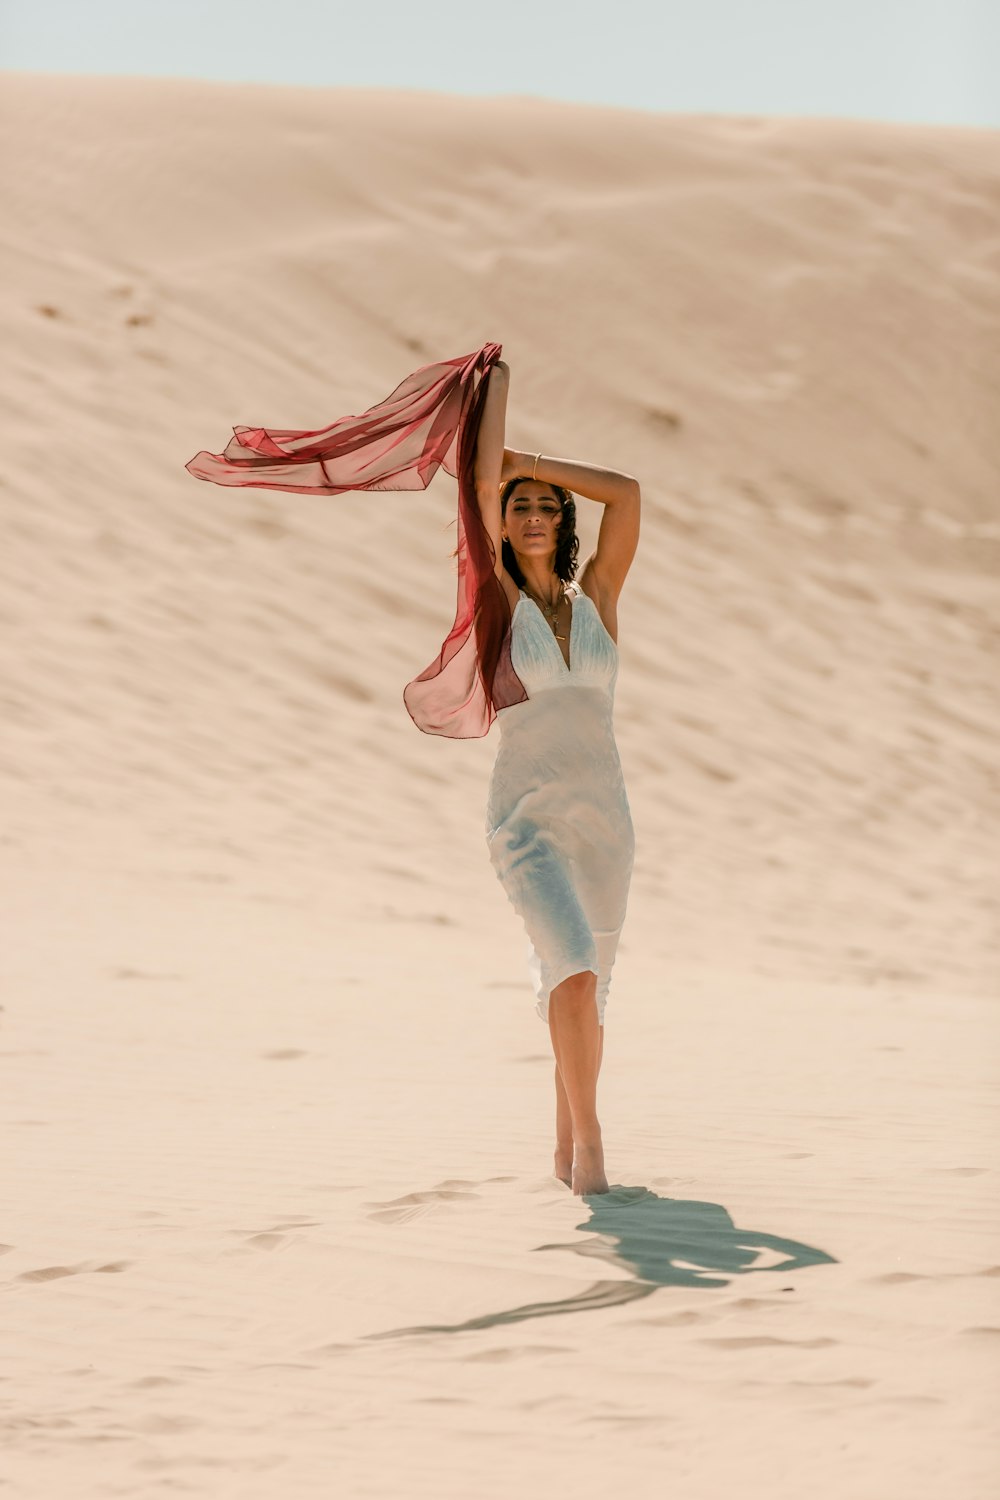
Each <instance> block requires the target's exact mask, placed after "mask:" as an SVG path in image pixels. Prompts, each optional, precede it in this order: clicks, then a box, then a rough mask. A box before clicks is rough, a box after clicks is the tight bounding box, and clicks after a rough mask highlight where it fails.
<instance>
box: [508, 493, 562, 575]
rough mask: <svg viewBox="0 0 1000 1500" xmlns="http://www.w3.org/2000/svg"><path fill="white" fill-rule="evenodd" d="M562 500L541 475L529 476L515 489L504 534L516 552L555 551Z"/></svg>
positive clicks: (533, 554) (544, 554)
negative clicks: (531, 477) (536, 476)
mask: <svg viewBox="0 0 1000 1500" xmlns="http://www.w3.org/2000/svg"><path fill="white" fill-rule="evenodd" d="M561 520H562V503H561V501H560V499H559V497H558V495H554V494H553V493H552V490H551V489H550V488H549V486H548V485H547V484H543V483H542V481H541V480H540V479H526V480H525V481H524V482H523V483H522V484H519V485H518V486H517V488H516V489H515V490H514V491H513V492H512V493H511V496H510V498H509V499H508V501H507V508H506V510H505V511H504V517H503V534H504V536H505V537H506V538H507V539H508V540H509V542H510V544H511V546H512V547H513V549H514V551H515V553H518V554H520V555H521V556H524V557H538V558H545V557H548V556H549V555H550V554H554V553H555V550H556V540H557V537H558V534H559V525H560V522H561Z"/></svg>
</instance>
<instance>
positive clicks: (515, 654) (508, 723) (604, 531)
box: [475, 360, 640, 1194]
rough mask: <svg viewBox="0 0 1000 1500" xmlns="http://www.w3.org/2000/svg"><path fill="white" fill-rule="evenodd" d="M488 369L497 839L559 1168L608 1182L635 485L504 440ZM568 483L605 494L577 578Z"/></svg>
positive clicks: (490, 813)
mask: <svg viewBox="0 0 1000 1500" xmlns="http://www.w3.org/2000/svg"><path fill="white" fill-rule="evenodd" d="M487 379H488V382H489V385H488V390H487V394H486V401H485V406H484V409H483V413H482V420H481V422H480V425H479V433H478V440H477V447H476V457H475V482H476V494H477V497H478V500H479V508H480V513H481V515H482V519H483V523H484V525H485V527H486V530H487V532H488V533H489V537H490V539H491V542H492V544H493V553H494V559H495V564H494V566H495V571H496V575H497V578H498V579H499V581H500V583H501V585H502V587H503V589H504V592H505V594H506V596H507V600H508V603H509V605H510V610H511V640H510V654H511V661H512V663H513V667H514V670H515V671H516V673H517V676H518V677H519V679H520V680H521V682H522V683H523V684H524V686H525V688H526V689H527V691H528V697H527V699H526V700H525V701H524V702H518V703H513V704H511V705H509V706H507V707H505V708H502V709H501V710H500V711H499V712H498V714H497V718H498V721H499V723H500V730H501V739H500V745H499V747H498V751H497V756H496V760H495V762H494V766H493V772H492V776H491V779H490V787H489V796H488V799H487V811H486V834H487V842H488V846H489V851H490V860H491V862H492V864H493V867H494V869H495V871H496V873H497V876H498V878H499V880H500V881H501V883H502V885H503V886H504V888H505V890H506V892H507V895H508V897H509V898H510V901H511V903H512V905H513V906H514V908H515V910H516V911H517V912H518V914H519V915H520V916H521V918H522V920H523V922H524V926H525V930H526V932H527V935H528V939H529V944H530V958H529V970H530V972H531V975H532V979H533V981H534V986H535V994H536V996H537V1005H536V1010H537V1012H538V1015H539V1016H540V1017H541V1019H542V1020H543V1021H546V1020H547V1022H548V1026H549V1033H550V1036H551V1038H552V1048H553V1052H554V1053H555V1059H556V1066H555V1084H556V1148H555V1174H556V1176H557V1177H558V1178H560V1180H561V1181H563V1182H565V1183H566V1184H567V1186H569V1187H571V1188H572V1191H573V1192H574V1193H576V1194H583V1193H606V1192H607V1191H608V1180H607V1176H606V1175H605V1170H604V1149H603V1142H602V1139H601V1126H600V1122H599V1120H598V1116H597V1077H598V1073H599V1072H600V1067H601V1060H602V1057H603V1051H604V1024H603V1023H604V1008H605V1004H606V1001H607V994H608V986H609V983H610V978H611V969H612V966H613V963H614V958H615V951H616V949H617V945H618V938H619V935H620V933H621V928H622V924H623V922H624V919H625V907H626V902H627V899H628V889H629V882H630V879H631V873H632V861H633V854H634V848H635V843H634V835H633V829H632V820H631V816H630V813H629V805H628V797H627V795H626V791H625V783H624V780H623V777H622V769H621V762H620V760H619V757H618V748H617V745H616V743H615V735H614V724H613V703H614V687H615V680H616V677H617V673H618V652H617V646H616V639H617V634H618V614H617V607H618V596H619V594H620V593H621V589H622V585H623V584H624V582H625V577H626V575H627V573H628V570H629V567H630V566H631V563H632V559H633V557H634V556H635V551H636V546H637V544H638V539H639V512H640V490H639V485H638V483H637V481H636V480H635V479H633V478H632V477H631V476H630V475H628V474H622V473H619V472H618V471H616V470H614V469H601V468H596V467H593V466H592V465H590V464H584V463H579V462H576V461H573V460H568V459H554V458H549V457H547V456H544V455H541V454H539V455H531V454H525V453H518V452H516V451H513V450H511V449H508V448H506V447H505V446H504V425H505V419H506V408H507V393H508V390H509V383H510V371H509V368H508V366H507V365H506V364H505V363H504V362H503V361H502V360H500V361H499V362H498V363H497V364H496V365H495V366H494V367H493V368H492V369H491V370H490V371H489V373H488V376H487ZM569 486H572V487H573V489H574V490H575V491H576V492H577V493H579V494H581V495H585V496H587V497H589V498H590V499H593V500H598V501H601V502H602V503H603V504H604V506H605V511H604V515H603V517H602V520H601V528H600V533H599V536H598V542H597V550H596V552H595V553H594V554H593V556H592V557H590V558H589V559H588V561H587V562H586V564H585V566H584V568H583V571H582V573H581V575H580V580H579V582H575V581H572V580H573V575H574V573H575V572H576V554H577V552H578V551H579V541H578V539H577V536H576V528H575V519H576V506H575V503H574V501H573V497H572V495H571V494H570V492H569ZM567 584H569V587H568V588H567V587H566V585H567Z"/></svg>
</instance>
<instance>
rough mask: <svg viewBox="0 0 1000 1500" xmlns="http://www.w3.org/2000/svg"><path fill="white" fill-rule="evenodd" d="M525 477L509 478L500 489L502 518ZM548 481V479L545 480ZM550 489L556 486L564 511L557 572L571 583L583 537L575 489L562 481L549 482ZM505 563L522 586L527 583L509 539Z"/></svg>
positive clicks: (559, 532) (506, 545) (559, 539)
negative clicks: (580, 533)
mask: <svg viewBox="0 0 1000 1500" xmlns="http://www.w3.org/2000/svg"><path fill="white" fill-rule="evenodd" d="M523 481H524V475H523V474H521V475H519V476H518V477H517V478H516V479H508V481H507V483H506V484H505V485H504V486H503V488H502V489H501V491H500V516H501V519H502V518H503V517H504V516H505V515H506V514H507V501H508V500H509V499H510V497H511V495H512V494H513V492H514V490H515V489H516V488H517V486H518V485H519V484H521V483H523ZM546 483H548V481H546ZM549 489H551V490H555V492H556V494H557V496H558V497H559V501H560V503H561V505H562V515H561V517H560V521H559V530H558V532H557V533H556V558H555V571H556V576H557V577H559V578H561V579H562V581H563V583H569V582H570V580H571V579H572V578H573V577H574V576H575V574H576V569H577V556H578V554H579V551H580V538H579V537H578V536H577V534H576V501H575V500H574V499H573V495H572V492H571V491H570V490H567V489H564V488H563V486H562V485H561V484H550V485H549ZM503 565H504V567H505V568H506V569H507V572H508V573H509V574H510V576H511V578H513V580H514V582H515V583H516V584H517V586H518V587H519V588H520V586H521V584H523V583H524V574H523V573H522V572H521V569H520V568H519V567H518V565H517V556H516V554H515V552H514V549H513V547H512V546H511V545H510V542H508V541H505V542H504V543H503Z"/></svg>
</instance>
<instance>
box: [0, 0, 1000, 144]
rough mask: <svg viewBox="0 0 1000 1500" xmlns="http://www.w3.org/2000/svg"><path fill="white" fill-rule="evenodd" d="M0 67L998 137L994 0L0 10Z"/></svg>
mask: <svg viewBox="0 0 1000 1500" xmlns="http://www.w3.org/2000/svg"><path fill="white" fill-rule="evenodd" d="M0 69H4V70H7V69H13V70H16V71H28V72H42V73H87V74H133V75H136V74H138V75H141V76H152V77H174V78H177V77H183V78H201V79H214V80H219V81H225V82H241V81H246V82H257V83H281V84H300V85H307V86H317V85H322V86H336V85H340V86H348V87H352V88H358V87H368V86H372V87H382V88H407V89H424V90H431V91H435V92H447V93H458V94H472V95H477V94H479V95H496V94H514V95H534V96H539V97H543V98H549V99H560V100H569V101H573V102H579V103H589V104H604V105H618V106H626V107H629V108H636V109H644V110H662V111H668V112H682V113H695V114H737V115H780V116H789V115H798V116H802V115H806V116H821V117H827V118H830V117H834V118H841V119H868V120H893V121H899V122H914V123H925V124H951V125H988V126H993V127H997V126H1000V0H439V3H435V0H423V3H421V0H368V3H365V0H349V3H348V0H0Z"/></svg>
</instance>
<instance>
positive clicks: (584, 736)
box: [185, 340, 639, 1193]
mask: <svg viewBox="0 0 1000 1500" xmlns="http://www.w3.org/2000/svg"><path fill="white" fill-rule="evenodd" d="M501 347H502V346H501V345H500V344H498V343H496V342H494V341H492V340H488V341H487V342H486V343H485V344H483V345H482V347H481V348H479V349H474V350H472V351H471V352H470V353H468V354H462V355H457V356H454V357H452V358H449V359H442V360H436V361H434V362H433V363H431V364H425V365H421V366H420V367H419V368H418V369H416V370H414V371H412V373H411V374H409V375H408V376H406V378H405V379H404V380H402V381H401V382H400V383H399V384H398V385H397V386H396V387H395V388H394V389H393V390H392V391H391V392H390V394H389V395H388V396H387V397H385V399H384V400H382V401H380V402H377V403H376V404H375V405H374V406H370V407H368V408H367V409H366V410H365V411H363V412H361V413H359V414H357V415H348V416H343V417H338V418H336V419H335V420H334V421H333V422H331V423H328V424H327V426H325V427H322V428H303V429H294V430H293V429H290V428H277V427H249V426H237V427H234V428H233V437H232V438H231V439H230V441H229V442H228V444H227V446H226V448H225V449H224V451H223V452H221V453H211V452H208V451H207V450H202V451H201V452H200V453H197V454H195V456H194V458H192V459H190V460H189V461H188V463H187V464H186V465H185V467H186V468H187V470H188V472H189V473H191V474H193V475H194V476H195V478H197V479H204V480H209V481H211V482H212V483H214V484H223V485H242V486H252V487H255V488H259V489H276V490H287V491H289V492H291V493H293V494H316V495H319V494H322V495H341V494H344V493H346V492H348V491H359V490H364V491H380V490H420V489H426V487H427V485H428V484H429V483H430V482H431V480H432V479H433V478H434V475H435V474H436V473H437V471H438V469H439V468H443V469H444V470H445V472H446V473H448V474H451V475H453V476H454V477H455V478H456V479H457V480H458V514H457V518H456V523H457V541H458V545H457V547H456V549H455V553H454V554H453V555H455V556H456V557H457V558H458V595H457V602H456V613H455V619H454V623H453V625H452V627H451V630H450V631H449V633H448V635H447V637H446V639H445V641H444V643H443V644H442V646H441V649H440V651H439V652H438V654H437V656H436V658H435V659H434V660H433V661H432V662H431V663H430V665H429V666H427V667H425V668H424V670H423V671H422V672H421V673H420V674H419V675H418V676H417V677H415V678H414V679H413V681H412V682H410V683H408V684H407V686H406V688H405V689H404V692H403V701H404V704H405V706H406V708H407V711H408V712H409V714H410V717H411V718H412V719H413V722H414V723H415V724H416V726H417V728H418V729H420V730H422V731H423V732H424V733H425V734H437V735H445V736H448V737H450V738H455V739H468V738H472V737H476V736H481V735H484V734H486V733H488V731H489V729H490V726H491V725H492V723H493V722H494V720H497V719H498V720H499V721H500V723H501V742H500V746H499V749H498V753H497V757H496V761H495V763H494V767H493V774H492V778H491V781H490V792H489V801H488V807H487V835H488V839H489V847H490V857H491V860H492V862H493V865H494V868H495V870H496V872H497V875H498V876H499V878H500V880H501V882H502V883H503V885H504V887H505V889H506V891H507V893H508V895H509V897H510V899H511V901H512V903H513V904H514V906H515V908H516V909H517V911H518V912H520V914H521V915H522V917H523V919H524V924H525V929H526V931H527V933H528V938H529V942H530V965H529V966H530V972H531V974H532V977H533V980H534V984H535V993H536V996H537V1000H538V1003H537V1006H536V1009H537V1011H538V1014H539V1016H540V1017H541V1018H542V1020H543V1021H547V1022H548V1024H549V1030H550V1034H551V1037H552V1046H553V1050H554V1052H555V1057H556V1153H555V1170H556V1175H557V1176H558V1177H559V1178H561V1180H562V1181H563V1182H565V1183H566V1184H567V1185H568V1186H571V1187H572V1189H573V1192H574V1193H594V1192H607V1190H608V1181H607V1177H606V1176H605V1173H604V1155H603V1147H602V1143H601V1128H600V1124H599V1121H598V1118H597V1105H596V1093H597V1074H598V1070H599V1068H600V1065H601V1056H602V1052H603V1037H604V1026H603V1022H604V1006H605V1002H606V1000H607V993H608V984H609V982H610V978H611V968H612V965H613V963H614V957H615V950H616V947H617V944H618V936H619V933H620V931H621V927H622V923H623V921H624V919H625V904H626V900H627V897H628V887H629V880H630V876H631V870H632V854H633V847H634V845H633V834H632V823H631V819H630V816H629V808H628V799H627V797H626V795H625V785H624V781H623V780H622V772H621V763H620V761H619V759H618V750H617V746H616V744H615V737H614V727H613V723H612V705H613V697H614V685H615V678H616V676H617V672H618V655H617V650H616V646H615V640H616V637H617V634H618V617H617V605H618V596H619V594H620V593H621V589H622V585H623V583H624V582H625V576H626V574H627V573H628V570H629V567H630V565H631V562H632V558H633V557H634V556H635V549H636V545H637V543H638V538H639V485H638V483H637V482H636V480H634V479H633V478H631V476H630V475H628V474H620V473H618V472H617V471H616V470H614V469H600V468H594V467H592V466H591V465H590V464H584V463H577V462H574V461H571V460H568V459H552V458H547V457H543V456H542V455H534V456H532V455H527V454H523V453H516V452H513V451H510V450H508V449H506V448H505V447H504V422H505V418H506V408H507V391H508V386H509V378H510V371H509V369H508V367H507V365H506V364H505V363H504V362H503V360H502V359H501V358H500V354H501ZM570 485H572V487H573V489H574V490H576V491H578V492H579V493H580V494H582V495H587V496H589V497H590V498H591V499H593V500H599V501H601V502H602V503H603V504H604V505H605V507H606V510H605V513H604V517H603V519H602V521H601V529H600V535H599V537H598V544H597V551H596V552H595V553H594V555H593V557H591V558H590V559H589V561H588V562H587V564H586V566H585V567H584V569H583V573H582V574H581V577H580V581H579V583H577V582H576V581H575V580H573V574H574V573H575V571H576V554H577V552H578V551H579V542H578V541H577V537H576V529H575V518H576V506H575V502H574V500H573V496H572V494H571V493H570V490H569V488H568V486H570ZM501 491H502V493H501ZM567 583H568V584H569V588H568V589H565V588H564V587H563V585H564V584H567Z"/></svg>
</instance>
